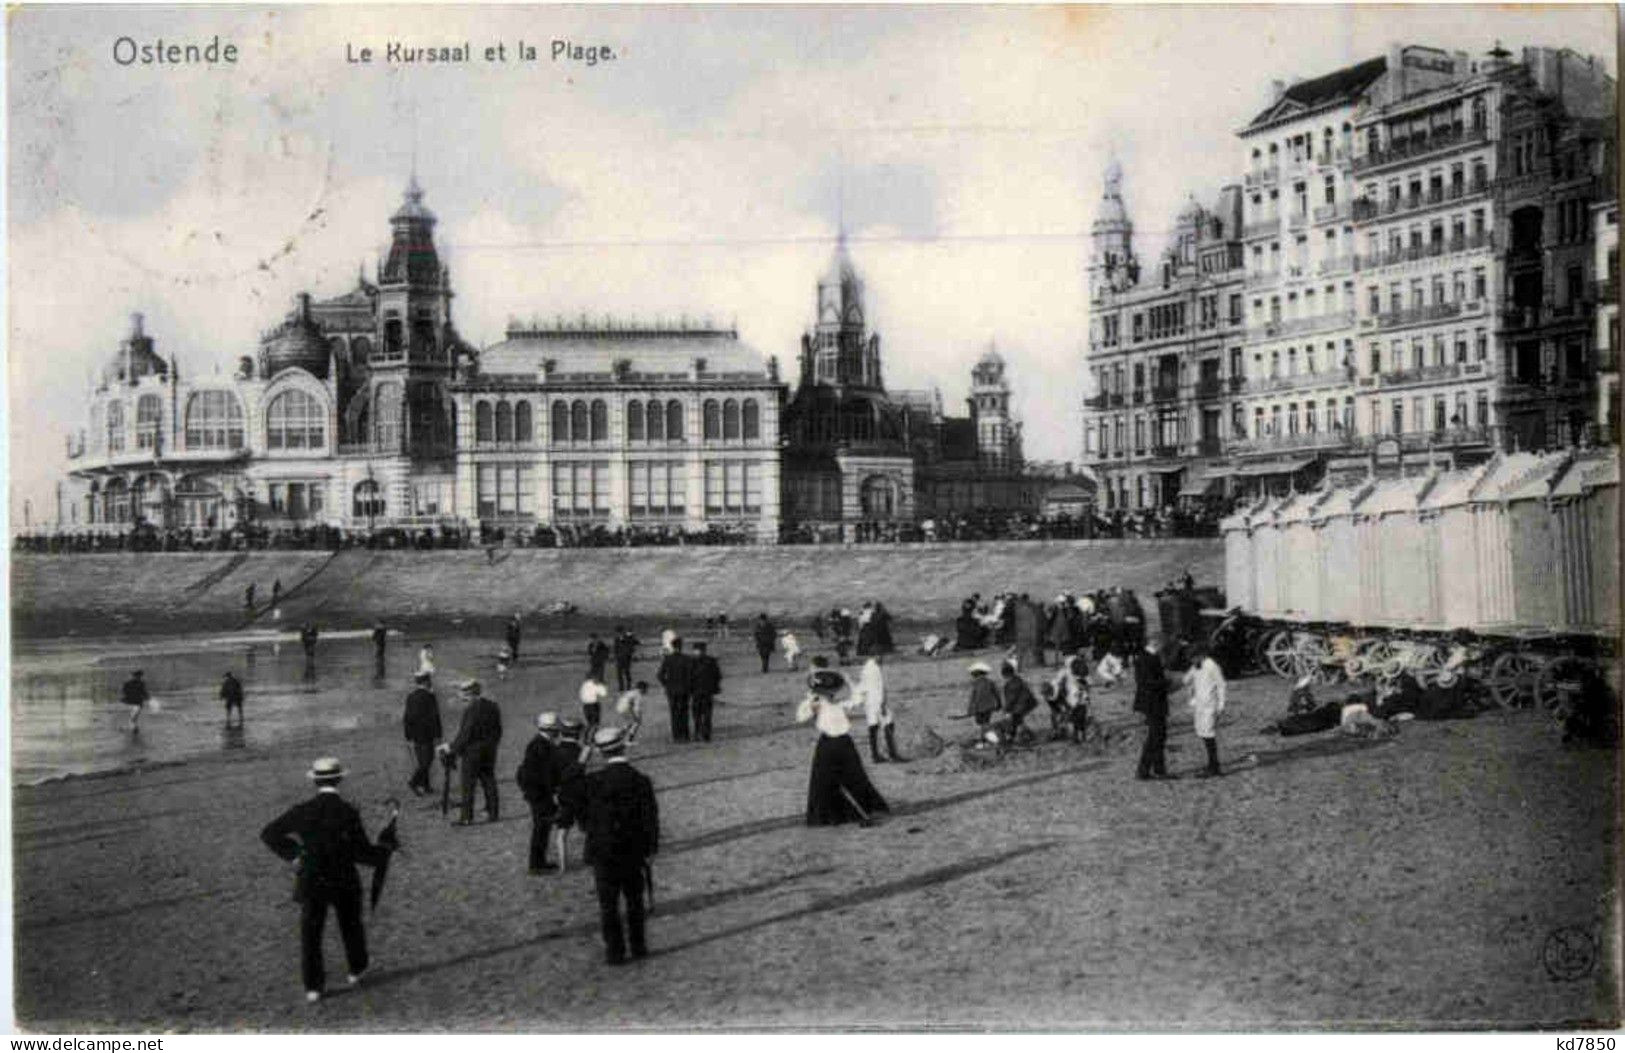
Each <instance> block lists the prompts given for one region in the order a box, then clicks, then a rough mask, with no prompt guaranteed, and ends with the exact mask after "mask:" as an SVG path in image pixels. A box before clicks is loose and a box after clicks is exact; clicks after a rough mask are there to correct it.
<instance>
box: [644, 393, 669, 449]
mask: <svg viewBox="0 0 1625 1053" xmlns="http://www.w3.org/2000/svg"><path fill="white" fill-rule="evenodd" d="M643 415H644V416H645V417H647V418H648V419H649V426H648V428H647V429H646V430H647V431H648V434H649V441H650V442H663V441H665V438H666V408H665V407H664V406H662V405H661V404H660V403H658V402H650V403H649V405H648V406H647V407H645V409H644V414H643Z"/></svg>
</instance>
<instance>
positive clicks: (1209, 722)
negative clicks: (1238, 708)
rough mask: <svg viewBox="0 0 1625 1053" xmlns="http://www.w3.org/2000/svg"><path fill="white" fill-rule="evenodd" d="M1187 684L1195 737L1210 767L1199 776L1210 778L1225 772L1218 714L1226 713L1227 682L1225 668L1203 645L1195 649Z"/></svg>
mask: <svg viewBox="0 0 1625 1053" xmlns="http://www.w3.org/2000/svg"><path fill="white" fill-rule="evenodd" d="M1185 686H1186V687H1188V688H1190V691H1191V697H1190V703H1189V705H1190V707H1191V713H1192V716H1193V717H1194V720H1195V724H1196V737H1197V738H1199V739H1201V740H1202V747H1203V748H1204V749H1206V750H1207V768H1206V769H1205V770H1204V771H1202V772H1201V773H1200V774H1199V775H1198V776H1197V778H1200V779H1211V778H1213V777H1214V776H1215V775H1222V774H1224V773H1223V772H1221V771H1220V770H1219V714H1220V713H1223V712H1224V696H1225V682H1224V671H1223V670H1221V669H1220V668H1219V663H1218V662H1215V661H1214V660H1213V658H1212V656H1211V655H1209V654H1208V653H1207V648H1206V647H1205V646H1203V645H1200V644H1199V645H1197V646H1196V647H1195V648H1193V649H1192V652H1191V667H1190V671H1189V672H1187V673H1186V674H1185Z"/></svg>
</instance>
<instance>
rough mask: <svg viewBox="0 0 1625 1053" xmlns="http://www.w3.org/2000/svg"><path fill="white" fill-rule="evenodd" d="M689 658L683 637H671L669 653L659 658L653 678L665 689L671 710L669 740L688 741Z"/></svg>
mask: <svg viewBox="0 0 1625 1053" xmlns="http://www.w3.org/2000/svg"><path fill="white" fill-rule="evenodd" d="M691 664H692V662H691V660H690V658H689V656H688V655H686V654H684V653H683V639H682V637H680V636H674V637H672V641H671V654H668V655H667V656H666V657H664V658H662V659H661V660H660V669H659V670H658V671H657V672H656V673H655V679H656V680H659V681H660V686H661V687H663V688H665V689H666V706H667V708H668V709H670V711H671V740H672V741H673V742H687V741H688V694H689V686H690V667H691Z"/></svg>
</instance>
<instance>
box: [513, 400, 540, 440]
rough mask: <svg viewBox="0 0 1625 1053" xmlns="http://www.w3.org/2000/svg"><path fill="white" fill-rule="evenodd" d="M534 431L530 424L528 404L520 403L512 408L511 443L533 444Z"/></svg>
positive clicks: (534, 438)
mask: <svg viewBox="0 0 1625 1053" xmlns="http://www.w3.org/2000/svg"><path fill="white" fill-rule="evenodd" d="M535 440H536V430H535V429H534V428H532V427H531V424H530V403H528V402H521V403H519V404H518V405H517V406H515V407H514V408H513V441H514V442H534V441H535Z"/></svg>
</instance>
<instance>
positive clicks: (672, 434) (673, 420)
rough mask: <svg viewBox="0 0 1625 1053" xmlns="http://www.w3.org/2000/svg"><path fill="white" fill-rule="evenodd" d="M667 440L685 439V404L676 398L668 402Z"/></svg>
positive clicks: (677, 440)
mask: <svg viewBox="0 0 1625 1053" xmlns="http://www.w3.org/2000/svg"><path fill="white" fill-rule="evenodd" d="M666 441H667V442H682V441H683V404H682V403H681V402H678V401H677V400H676V399H672V400H671V401H670V402H668V403H666Z"/></svg>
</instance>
